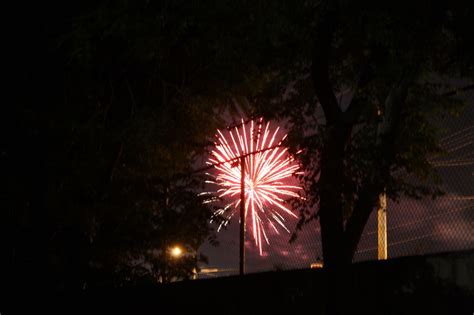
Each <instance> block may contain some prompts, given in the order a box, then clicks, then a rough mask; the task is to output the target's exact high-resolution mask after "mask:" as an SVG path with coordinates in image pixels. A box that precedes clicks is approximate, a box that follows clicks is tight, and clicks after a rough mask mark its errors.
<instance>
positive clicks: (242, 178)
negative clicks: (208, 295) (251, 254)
mask: <svg viewBox="0 0 474 315" xmlns="http://www.w3.org/2000/svg"><path fill="white" fill-rule="evenodd" d="M244 273H245V156H242V157H241V158H240V260H239V274H240V275H241V276H242V275H243V274H244Z"/></svg>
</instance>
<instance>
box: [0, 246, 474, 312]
mask: <svg viewBox="0 0 474 315" xmlns="http://www.w3.org/2000/svg"><path fill="white" fill-rule="evenodd" d="M328 277H329V276H328V273H327V272H326V271H324V270H294V271H280V272H265V273H258V274H249V275H246V276H245V277H243V278H240V277H237V276H234V277H226V278H219V279H210V280H196V281H183V282H177V283H172V284H168V285H157V286H150V287H133V288H123V289H115V290H111V289H107V288H103V289H94V290H85V291H81V292H63V293H51V292H37V291H35V292H28V291H25V290H15V291H14V292H10V293H13V296H12V297H11V298H8V299H6V300H4V302H5V301H7V302H8V303H6V304H4V303H2V304H3V305H4V306H5V305H8V309H5V310H1V312H2V313H1V314H9V313H24V314H52V313H54V314H70V313H74V314H90V313H99V314H298V313H302V314H308V313H311V314H327V304H328V303H327V301H328V299H329V294H328V292H329V291H328V290H329V289H328V285H327V283H328ZM331 283H333V284H335V286H334V287H333V288H334V289H335V291H336V294H335V305H336V307H337V308H338V310H337V311H338V313H341V314H473V311H474V251H473V250H471V251H463V252H455V253H444V254H436V255H430V256H415V257H405V258H398V259H391V260H388V261H382V262H379V261H371V262H364V263H358V264H354V265H352V266H351V267H350V268H349V269H348V270H346V271H345V272H339V273H338V274H337V275H336V276H335V277H333V278H332V280H331ZM8 296H9V294H7V295H4V296H3V297H8Z"/></svg>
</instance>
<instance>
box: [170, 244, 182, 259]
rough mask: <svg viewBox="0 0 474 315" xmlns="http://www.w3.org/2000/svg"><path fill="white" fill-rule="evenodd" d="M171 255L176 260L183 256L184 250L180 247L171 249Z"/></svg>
mask: <svg viewBox="0 0 474 315" xmlns="http://www.w3.org/2000/svg"><path fill="white" fill-rule="evenodd" d="M170 254H171V256H173V257H175V258H179V257H181V255H183V249H182V248H181V247H179V246H174V247H173V248H171V251H170Z"/></svg>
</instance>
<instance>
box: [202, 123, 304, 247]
mask: <svg viewBox="0 0 474 315" xmlns="http://www.w3.org/2000/svg"><path fill="white" fill-rule="evenodd" d="M255 125H256V126H255ZM262 127H263V122H262V119H260V120H259V121H258V122H257V123H255V124H254V121H251V122H250V129H249V130H247V128H246V124H245V122H244V120H243V119H242V123H241V125H240V130H241V131H239V128H238V127H234V128H233V129H232V130H229V132H228V136H227V137H226V136H225V135H224V134H223V132H221V131H220V130H218V131H217V132H218V139H217V142H216V146H215V148H214V150H213V151H212V152H211V157H210V158H209V164H214V165H216V166H215V168H216V169H217V171H218V172H217V175H216V176H213V178H214V180H213V181H207V182H208V183H213V184H216V185H217V186H218V187H219V189H218V190H217V195H218V196H219V198H224V199H225V200H227V201H228V203H227V204H226V206H225V207H223V208H222V209H219V210H217V211H216V214H219V215H226V218H227V220H230V219H231V218H232V216H233V215H234V214H235V212H236V211H235V210H236V209H237V208H238V207H239V205H240V202H241V201H240V176H241V175H240V174H241V171H240V167H241V164H240V163H239V160H240V157H241V156H245V178H244V181H245V220H246V221H245V222H246V223H247V222H249V221H248V218H249V219H250V220H251V221H250V222H251V227H252V236H253V239H254V241H255V245H256V246H257V247H258V249H259V252H260V255H262V238H263V239H264V240H265V242H266V243H267V244H269V239H268V234H267V231H266V229H265V225H266V224H267V225H269V226H270V227H271V228H272V229H273V230H274V231H275V232H276V233H278V234H279V231H278V229H277V225H278V226H281V227H282V228H283V229H284V230H286V231H287V232H289V229H288V228H287V227H286V225H285V218H284V216H283V215H282V214H286V215H288V216H290V217H293V218H297V215H296V214H294V213H293V211H292V210H291V209H289V208H288V207H287V206H286V205H285V199H284V198H291V197H294V198H300V197H299V195H298V193H297V191H298V190H300V189H301V187H298V186H294V185H288V184H285V183H284V181H286V179H288V178H290V177H291V176H292V175H293V174H295V173H297V171H298V169H299V166H298V164H297V163H295V162H294V159H293V158H291V156H289V154H288V149H287V148H285V147H282V146H280V145H281V143H282V141H283V140H284V139H285V138H286V135H285V136H284V137H283V138H282V139H281V140H279V141H277V140H276V138H277V135H278V131H279V127H278V128H276V129H275V130H274V131H272V130H271V128H270V123H269V122H268V123H266V124H265V128H262ZM210 176H212V175H210ZM275 223H276V224H275ZM224 224H227V222H225V223H224ZM220 227H221V226H220ZM220 227H219V229H220Z"/></svg>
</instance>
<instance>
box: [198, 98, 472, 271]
mask: <svg viewBox="0 0 474 315" xmlns="http://www.w3.org/2000/svg"><path fill="white" fill-rule="evenodd" d="M468 97H469V99H470V102H469V104H468V106H467V107H466V108H465V109H464V111H463V112H462V114H461V115H460V116H459V117H451V116H448V117H446V118H440V117H436V118H435V120H436V121H437V124H438V125H439V126H440V127H441V128H442V129H443V130H444V131H443V132H442V135H441V144H442V147H443V148H444V149H445V150H446V151H448V153H447V154H446V155H444V156H439V157H434V158H433V161H434V163H435V164H438V165H439V166H438V167H437V170H438V171H439V174H440V175H441V177H442V179H443V186H442V189H443V190H444V192H445V195H444V196H442V197H439V198H437V199H436V200H431V199H430V198H425V199H423V200H413V199H408V198H403V197H402V199H401V200H400V202H399V203H394V202H392V201H389V203H388V218H387V220H388V223H387V224H388V232H387V233H388V256H389V258H390V257H398V256H408V255H416V254H423V253H432V252H443V251H451V250H458V249H467V248H472V246H473V245H474V181H473V179H474V101H473V100H474V93H471V95H468ZM374 214H375V212H374V213H373V214H372V216H371V218H370V219H369V222H368V224H367V226H366V228H365V231H364V234H363V236H362V239H361V242H360V244H359V248H358V252H357V253H356V256H355V260H356V261H363V260H372V259H376V258H377V225H376V224H377V223H376V220H375V219H376V216H375V215H374ZM236 222H237V221H235V220H234V221H233V222H231V223H230V224H229V226H228V229H227V230H222V231H221V232H219V234H218V239H219V241H220V246H218V247H212V246H210V245H209V244H205V245H204V246H202V247H201V252H202V253H204V254H205V255H207V256H208V257H209V266H207V267H210V268H219V269H220V270H221V272H218V273H214V274H212V275H209V276H208V277H211V276H223V275H231V274H236V273H237V272H238V263H239V256H238V253H239V244H238V237H239V230H238V226H237V223H236ZM294 224H295V222H293V225H294ZM289 226H290V227H291V224H289ZM289 237H290V235H289V234H287V233H285V232H284V231H283V232H282V233H281V234H280V235H272V236H271V241H270V245H265V246H264V254H263V256H260V255H259V253H258V249H257V248H256V246H255V245H254V243H253V241H252V240H251V239H250V238H249V237H248V236H247V242H246V254H247V260H246V269H247V272H258V271H268V270H275V269H294V268H308V267H309V266H310V264H311V262H315V261H316V260H317V259H318V258H320V257H322V250H321V244H320V233H319V223H318V222H313V223H310V224H309V225H307V226H306V227H305V228H304V229H303V231H302V232H301V233H300V234H299V237H298V239H297V240H296V242H294V243H293V244H289V243H288V240H289ZM204 267H206V266H204ZM203 277H204V276H203Z"/></svg>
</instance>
